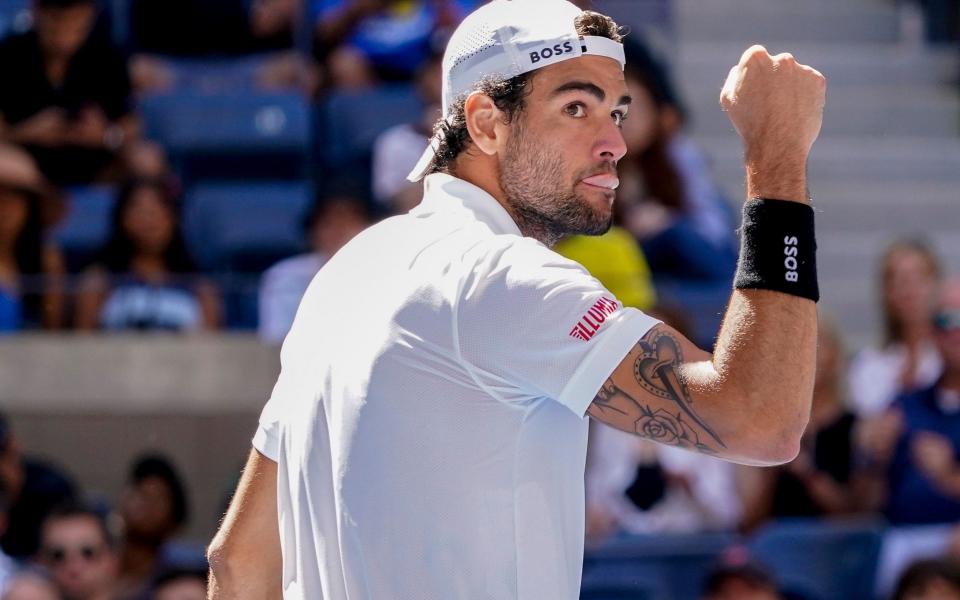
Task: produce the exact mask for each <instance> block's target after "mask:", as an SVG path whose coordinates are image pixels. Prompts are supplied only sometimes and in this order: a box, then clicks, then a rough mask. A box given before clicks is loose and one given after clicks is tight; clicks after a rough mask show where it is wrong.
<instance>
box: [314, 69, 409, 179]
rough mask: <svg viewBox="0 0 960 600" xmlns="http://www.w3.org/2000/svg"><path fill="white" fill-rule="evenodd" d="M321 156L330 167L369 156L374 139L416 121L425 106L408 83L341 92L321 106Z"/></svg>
mask: <svg viewBox="0 0 960 600" xmlns="http://www.w3.org/2000/svg"><path fill="white" fill-rule="evenodd" d="M319 110H320V116H319V118H318V122H319V123H318V126H319V128H320V130H319V136H320V147H321V157H320V158H321V160H322V162H323V166H325V167H327V168H328V169H338V168H341V167H344V166H353V165H355V164H356V163H357V162H359V161H364V160H366V159H367V158H369V155H370V151H371V149H372V148H373V143H374V141H375V140H376V139H377V136H378V135H380V134H381V133H382V132H383V131H385V130H386V129H389V128H390V127H392V126H394V125H399V124H401V123H407V122H410V121H416V120H418V119H419V118H420V117H421V114H422V111H423V108H422V107H421V104H420V101H419V100H418V99H417V96H416V93H415V92H414V90H413V88H412V87H411V86H409V85H393V86H386V87H383V88H380V89H376V90H371V91H364V92H338V93H334V94H332V95H331V96H330V97H329V98H327V99H326V100H325V101H324V102H323V103H322V104H321V106H320V109H319Z"/></svg>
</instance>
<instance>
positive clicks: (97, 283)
mask: <svg viewBox="0 0 960 600" xmlns="http://www.w3.org/2000/svg"><path fill="white" fill-rule="evenodd" d="M179 218H180V214H179V210H178V207H177V204H176V202H175V200H174V198H173V197H172V195H171V192H170V190H169V186H167V185H166V184H165V183H163V182H161V181H158V180H135V181H133V182H130V183H128V184H126V185H125V186H124V187H123V189H122V190H121V191H120V195H119V197H118V199H117V203H116V205H115V206H114V210H113V219H112V220H113V225H112V231H111V234H110V238H109V240H108V241H107V243H106V245H105V246H104V247H103V248H102V249H101V251H100V254H99V258H98V260H97V262H96V263H95V264H94V266H92V267H90V268H89V269H88V270H87V272H86V273H85V275H84V277H83V280H82V281H81V284H80V292H79V293H78V296H77V309H76V310H77V313H76V319H75V325H76V327H77V328H78V329H96V328H102V329H108V330H125V329H128V330H129V329H132V330H165V331H196V330H201V329H206V330H209V329H216V328H218V327H219V326H220V319H221V307H220V299H219V293H218V292H217V290H216V288H215V287H214V286H213V284H212V283H210V282H209V281H207V280H206V279H204V278H203V277H201V276H199V275H197V274H196V267H195V265H194V263H193V260H192V259H191V258H190V254H189V252H188V251H187V248H186V244H185V243H184V240H183V235H182V234H181V231H180V221H179Z"/></svg>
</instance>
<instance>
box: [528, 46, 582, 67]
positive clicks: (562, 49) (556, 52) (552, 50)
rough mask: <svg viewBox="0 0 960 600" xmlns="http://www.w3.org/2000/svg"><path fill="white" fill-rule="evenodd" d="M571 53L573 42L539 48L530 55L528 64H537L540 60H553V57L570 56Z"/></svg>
mask: <svg viewBox="0 0 960 600" xmlns="http://www.w3.org/2000/svg"><path fill="white" fill-rule="evenodd" d="M571 52H573V42H564V43H562V44H554V45H553V46H552V47H551V46H547V47H546V48H541V49H539V50H534V51H533V52H531V53H530V62H531V63H533V64H537V63H538V62H540V61H541V60H547V59H548V58H553V57H554V56H561V55H563V54H570V53H571Z"/></svg>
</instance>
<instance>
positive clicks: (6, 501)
mask: <svg viewBox="0 0 960 600" xmlns="http://www.w3.org/2000/svg"><path fill="white" fill-rule="evenodd" d="M9 511H10V493H9V492H8V491H7V486H6V483H5V482H4V481H3V480H2V479H0V536H3V533H4V532H5V531H6V530H7V521H8V519H9V514H8V512H9ZM16 570H17V563H16V562H14V560H13V559H12V558H10V557H9V556H7V555H6V553H5V552H4V551H3V548H0V594H2V593H3V591H4V590H5V589H7V583H8V582H9V581H10V579H11V578H12V576H13V575H14V572H15V571H16Z"/></svg>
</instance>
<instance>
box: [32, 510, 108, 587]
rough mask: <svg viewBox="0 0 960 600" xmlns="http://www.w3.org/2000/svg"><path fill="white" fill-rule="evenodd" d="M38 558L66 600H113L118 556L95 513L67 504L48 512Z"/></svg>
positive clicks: (98, 516)
mask: <svg viewBox="0 0 960 600" xmlns="http://www.w3.org/2000/svg"><path fill="white" fill-rule="evenodd" d="M37 559H38V562H40V564H42V565H43V566H44V567H46V568H47V569H48V570H49V571H50V574H51V575H52V576H53V580H54V582H56V584H57V587H58V588H59V589H60V593H61V594H63V597H64V598H65V600H113V598H114V591H115V590H114V588H115V585H116V579H117V556H116V553H115V551H114V548H113V545H112V539H111V536H110V532H109V530H108V529H107V523H106V521H105V520H104V518H103V516H102V515H100V514H99V513H97V512H96V511H94V510H92V509H90V508H87V507H85V506H83V505H80V504H69V505H64V506H61V507H58V508H57V509H55V510H54V511H53V512H51V513H50V514H49V515H48V516H47V518H46V519H44V521H43V526H42V528H41V538H40V552H39V554H38V555H37Z"/></svg>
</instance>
